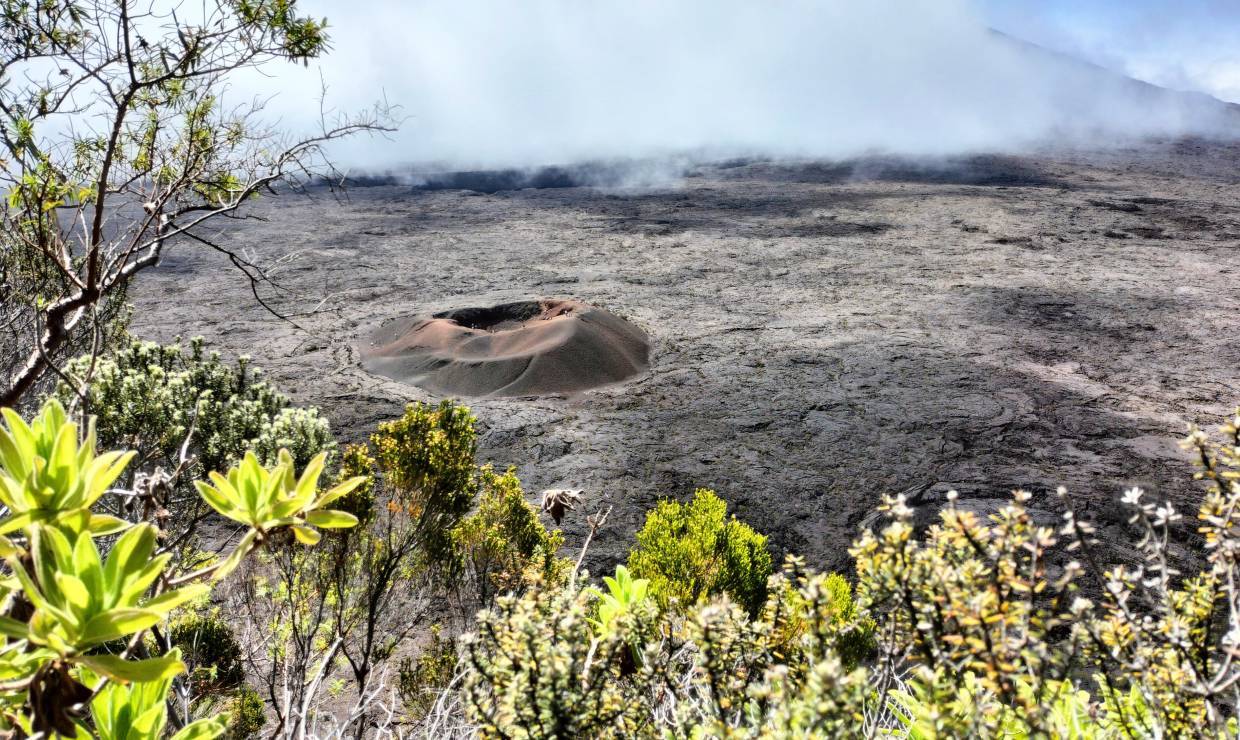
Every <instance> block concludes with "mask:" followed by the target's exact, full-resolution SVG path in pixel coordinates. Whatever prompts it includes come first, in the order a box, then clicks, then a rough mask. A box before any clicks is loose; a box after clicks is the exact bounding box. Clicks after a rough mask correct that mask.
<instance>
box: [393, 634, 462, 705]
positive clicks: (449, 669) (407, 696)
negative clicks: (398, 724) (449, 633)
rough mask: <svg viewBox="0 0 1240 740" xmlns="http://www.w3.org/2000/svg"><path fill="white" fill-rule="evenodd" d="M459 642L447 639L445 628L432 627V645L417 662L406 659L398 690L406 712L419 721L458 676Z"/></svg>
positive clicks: (398, 679) (399, 675)
mask: <svg viewBox="0 0 1240 740" xmlns="http://www.w3.org/2000/svg"><path fill="white" fill-rule="evenodd" d="M458 659H459V658H458V655H457V651H456V641H455V640H452V639H451V638H447V637H444V636H443V628H442V627H441V626H440V625H438V624H437V625H435V626H433V627H432V628H431V639H430V643H429V644H428V645H427V646H426V647H425V648H424V649H423V650H422V652H421V653H419V654H418V657H417V658H416V659H414V658H405V659H404V660H402V661H401V663H400V670H399V672H398V673H397V682H396V690H397V694H398V695H399V696H400V699H401V702H402V703H403V704H404V706H405V711H407V712H409V715H410V718H411V719H414V720H417V719H420V718H421V717H422V716H423V715H425V714H426V712H427V710H429V709H430V708H431V707H432V706H433V705H434V704H435V701H436V700H437V699H438V698H439V692H440V691H442V690H444V688H445V687H447V686H448V685H449V684H450V683H452V679H453V678H454V677H455V675H456V665H457V661H458Z"/></svg>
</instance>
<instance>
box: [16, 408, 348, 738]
mask: <svg viewBox="0 0 1240 740" xmlns="http://www.w3.org/2000/svg"><path fill="white" fill-rule="evenodd" d="M4 417H5V426H4V428H2V429H0V487H3V496H4V497H6V498H7V501H6V503H9V502H12V505H10V507H9V513H8V515H7V516H4V517H3V518H0V531H3V532H6V533H8V536H5V537H0V555H3V557H4V559H5V563H6V566H7V571H8V574H9V575H8V576H7V577H6V578H5V579H4V580H3V581H0V596H2V599H0V639H3V645H2V646H0V676H3V677H4V679H5V680H4V682H3V683H2V684H0V708H3V709H4V710H5V712H4V713H3V714H0V724H5V725H7V726H11V727H20V728H22V730H23V731H24V732H27V733H39V732H57V733H60V734H62V735H68V736H77V735H79V734H80V732H79V724H78V723H79V721H80V720H81V715H80V714H79V713H78V712H77V710H76V709H75V707H76V706H78V705H81V704H83V703H85V702H88V701H89V702H90V705H91V707H92V710H93V711H92V713H91V715H90V719H91V720H92V721H93V722H94V724H95V727H96V731H97V732H99V733H100V734H101V735H102V736H104V737H115V738H130V737H134V738H136V737H143V738H153V737H158V736H159V734H160V733H161V732H162V729H163V727H164V725H165V722H166V711H165V699H166V695H167V692H168V689H169V686H170V685H171V683H170V682H171V681H172V680H173V678H174V677H176V676H178V675H179V674H181V673H183V672H184V671H185V669H186V666H185V664H184V662H183V661H182V660H181V652H180V651H179V650H177V649H175V648H173V649H171V650H169V651H168V652H167V653H165V654H163V655H154V656H149V657H142V658H134V657H131V655H130V654H129V653H130V652H131V651H138V652H145V651H146V650H148V649H149V648H148V645H147V643H145V642H144V641H143V640H142V639H141V638H142V636H143V634H144V633H145V632H146V631H147V630H148V629H150V628H152V627H154V626H155V625H156V624H158V623H160V622H164V621H166V620H167V619H168V618H169V616H170V615H171V614H172V612H173V611H174V610H175V609H176V608H177V607H179V606H181V605H183V604H185V603H187V602H189V601H191V600H193V599H196V598H199V597H201V596H203V595H204V594H205V593H206V592H207V591H208V590H209V589H210V588H211V585H210V584H211V581H212V580H215V579H219V578H221V577H223V576H224V575H225V574H226V573H227V572H228V571H229V570H231V569H232V568H233V567H235V566H236V564H237V563H239V562H240V560H241V559H242V558H244V557H245V555H247V554H248V553H249V552H251V551H252V550H253V549H254V548H255V547H257V546H258V545H259V544H261V543H262V542H263V541H264V539H263V538H265V537H269V536H271V535H273V534H275V533H276V532H277V531H283V530H286V529H290V530H294V531H296V530H295V528H300V529H302V530H308V531H309V532H312V533H313V534H314V535H317V531H316V530H313V529H311V527H313V526H331V527H347V526H352V524H353V522H354V521H355V520H354V519H353V518H352V517H351V516H350V515H348V514H341V513H339V512H334V511H331V510H328V509H325V508H324V507H325V505H326V504H327V503H330V502H331V501H332V500H334V499H335V498H338V497H340V496H342V495H344V494H345V493H347V492H348V491H349V490H351V488H352V487H353V486H355V485H357V483H358V481H347V482H345V483H343V484H341V485H339V486H336V487H335V488H333V489H332V490H330V491H328V492H327V493H324V494H320V493H319V492H318V485H317V482H318V477H319V474H320V473H321V472H322V456H320V457H318V458H316V459H315V460H314V461H312V464H311V465H310V466H309V467H308V468H307V470H306V472H305V473H303V474H302V476H301V478H300V479H298V478H295V477H294V476H293V473H292V461H291V458H290V457H289V456H288V454H287V453H286V452H281V454H280V463H279V464H278V465H276V466H275V467H274V468H273V469H265V468H262V467H261V466H259V465H258V463H257V461H256V460H255V458H254V457H253V456H252V455H251V456H248V457H247V458H246V460H245V461H244V462H243V464H242V466H241V467H238V468H234V469H233V470H232V471H230V473H229V475H228V476H227V477H224V476H219V475H218V474H217V480H216V487H211V486H205V485H204V486H203V488H204V489H207V491H206V492H204V495H207V493H208V492H209V495H210V496H211V497H212V499H213V501H214V503H213V505H216V506H217V508H220V509H223V511H222V512H221V513H225V514H227V515H230V516H232V517H233V518H234V519H236V520H237V521H240V522H242V523H244V524H247V525H250V529H249V531H248V533H247V534H246V535H245V536H244V537H243V538H242V541H241V543H240V544H239V545H238V546H237V548H236V549H235V550H234V551H233V553H232V554H230V555H229V556H228V557H227V558H226V559H225V560H223V561H221V563H222V565H211V566H208V567H206V568H204V569H202V570H200V571H197V572H194V573H188V574H184V575H175V574H173V573H170V572H169V567H170V562H171V559H172V555H171V553H169V552H161V551H160V549H159V547H158V542H157V530H156V528H155V527H154V526H153V525H152V524H150V523H145V522H144V523H139V524H134V525H129V524H128V523H127V522H124V521H122V520H118V519H115V518H112V517H99V516H98V515H96V514H94V513H93V511H92V508H91V507H92V506H93V505H95V504H96V503H97V502H98V501H99V500H100V498H101V497H102V496H103V495H104V494H105V493H107V492H108V490H110V489H109V486H110V485H111V483H112V482H113V481H115V480H116V478H117V477H119V475H120V474H121V473H122V472H123V469H124V467H125V465H126V464H127V463H128V462H129V460H130V459H131V458H132V455H129V454H124V453H105V454H104V455H99V456H96V455H95V452H94V435H93V428H92V427H91V425H88V431H87V433H86V434H85V435H80V430H79V429H78V427H77V426H76V425H74V424H72V423H70V422H69V421H68V419H67V416H66V414H65V412H64V409H63V408H62V407H61V406H60V404H59V403H58V402H57V401H55V400H52V401H49V402H48V403H47V404H46V405H45V407H44V408H43V410H42V411H41V412H40V413H39V415H38V416H37V417H36V419H35V421H34V423H33V424H26V423H25V422H24V421H23V420H22V419H20V417H18V416H17V415H16V414H14V413H13V412H11V411H9V410H7V409H5V410H4ZM122 493H123V492H122ZM118 530H120V531H121V533H120V535H119V537H117V538H116V539H115V541H114V542H112V543H111V547H110V548H107V549H106V555H105V554H104V553H103V552H101V548H100V545H101V544H102V543H103V542H105V541H106V540H104V539H103V538H104V537H105V536H107V535H111V534H114V533H116V532H117V531H118ZM299 536H300V537H301V538H302V539H303V540H313V539H317V537H311V536H310V535H308V534H306V533H305V532H302V533H300V535H299ZM118 643H119V644H121V645H124V647H122V648H121V649H120V652H119V653H109V652H106V651H105V650H103V649H102V648H104V647H112V646H115V645H117V644H118ZM91 685H93V688H91V687H90V686H91ZM92 696H93V699H92ZM222 731H223V723H222V721H220V720H219V719H218V718H206V719H204V720H203V721H202V722H197V723H193V724H189V725H188V726H187V727H185V728H184V729H183V730H182V731H181V733H180V734H178V737H179V738H182V739H183V740H184V739H185V738H199V737H214V736H216V735H218V734H219V733H220V732H222Z"/></svg>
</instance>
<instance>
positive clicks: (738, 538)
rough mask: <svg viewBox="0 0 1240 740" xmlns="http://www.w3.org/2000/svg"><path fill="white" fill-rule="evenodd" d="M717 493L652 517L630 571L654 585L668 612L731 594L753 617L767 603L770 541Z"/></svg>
mask: <svg viewBox="0 0 1240 740" xmlns="http://www.w3.org/2000/svg"><path fill="white" fill-rule="evenodd" d="M727 508H728V507H727V504H725V503H724V502H723V500H722V499H720V498H719V497H718V496H716V495H715V493H714V492H713V491H708V490H706V489H700V490H698V491H696V492H695V493H694V494H693V500H692V501H690V502H689V503H688V504H682V503H680V502H678V501H663V502H660V503H659V505H658V507H657V508H655V509H654V511H651V512H650V513H649V514H647V515H646V524H645V526H644V527H642V529H641V531H640V532H638V533H637V543H636V544H635V545H634V546H633V549H632V551H630V552H629V562H628V565H629V570H630V571H631V572H632V573H633V576H634V577H636V578H645V579H647V580H648V581H650V590H651V592H652V593H653V594H654V596H655V598H657V599H658V600H659V602H660V603H661V604H662V605H663V606H664V607H665V608H667V607H669V606H671V605H672V604H673V602H674V603H675V604H676V605H677V607H678V608H689V607H691V606H693V605H695V604H698V603H700V602H702V601H704V600H706V599H709V598H710V597H712V596H715V595H717V594H724V593H726V594H728V595H729V596H730V597H732V599H734V600H735V601H736V602H737V603H738V604H741V605H742V606H744V607H745V609H746V610H748V611H749V613H750V614H756V613H757V611H758V609H760V608H761V607H762V603H763V601H764V600H765V599H766V579H767V577H768V576H769V575H770V574H771V554H770V552H769V551H768V550H767V548H766V537H764V536H763V535H760V534H758V533H757V532H755V531H753V529H751V528H750V527H749V526H748V525H746V524H744V523H742V522H740V521H739V520H737V519H736V517H728V515H727Z"/></svg>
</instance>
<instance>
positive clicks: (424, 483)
mask: <svg viewBox="0 0 1240 740" xmlns="http://www.w3.org/2000/svg"><path fill="white" fill-rule="evenodd" d="M370 443H371V447H372V448H373V450H374V456H375V460H376V462H377V464H378V467H379V470H380V471H382V473H383V480H384V482H385V483H386V485H387V486H388V488H389V489H390V491H391V492H392V493H393V499H392V500H391V501H389V502H388V506H389V507H390V508H400V509H403V510H404V513H405V514H406V515H407V516H408V517H409V518H410V519H411V520H414V521H417V522H418V523H419V528H420V530H421V533H422V537H423V540H424V541H423V549H424V550H425V552H426V553H427V555H428V557H429V559H430V560H431V561H433V562H434V561H446V560H448V559H449V555H450V547H451V542H452V538H451V530H452V527H453V526H455V525H456V523H457V522H458V521H459V520H460V518H461V517H462V516H464V515H465V514H466V513H467V512H468V511H469V509H470V507H471V506H473V503H474V496H475V493H476V492H477V483H476V481H475V475H474V472H475V470H476V469H477V468H476V464H475V462H474V454H475V452H476V450H477V439H476V434H475V432H474V417H473V416H472V415H471V414H470V413H469V409H468V408H467V407H465V406H460V405H457V404H454V403H452V402H451V401H444V402H442V403H440V404H439V405H438V406H429V405H424V404H421V403H413V404H410V405H409V406H408V407H407V408H406V409H405V415H404V416H402V417H401V418H400V419H397V420H396V421H390V422H386V423H383V424H380V425H379V429H378V431H377V432H375V434H373V435H371V438H370Z"/></svg>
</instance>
